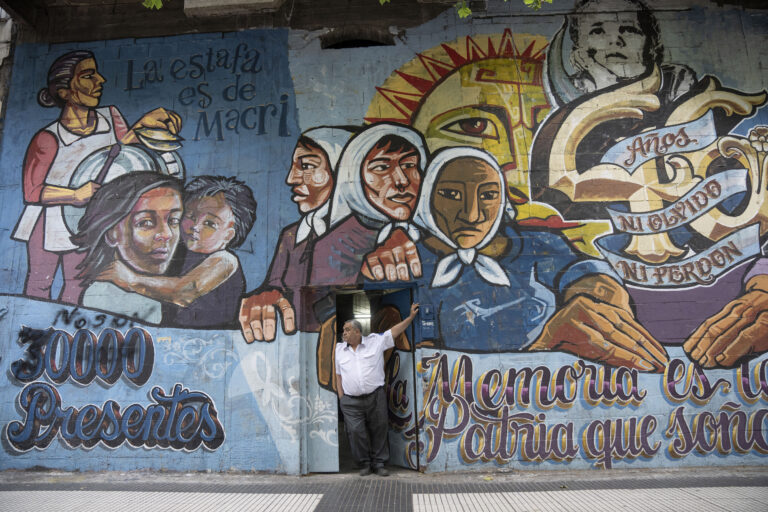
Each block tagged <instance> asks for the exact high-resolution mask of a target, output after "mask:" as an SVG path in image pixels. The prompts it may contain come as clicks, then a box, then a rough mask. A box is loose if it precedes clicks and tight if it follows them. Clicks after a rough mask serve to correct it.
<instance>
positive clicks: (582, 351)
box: [530, 295, 669, 372]
mask: <svg viewBox="0 0 768 512" xmlns="http://www.w3.org/2000/svg"><path fill="white" fill-rule="evenodd" d="M530 350H562V351H564V352H570V353H571V354H574V355H576V356H578V357H583V358H585V359H589V360H591V361H599V362H602V363H605V364H608V365H611V366H627V367H630V368H636V369H638V370H640V371H644V372H663V371H664V368H665V367H666V365H667V363H668V362H669V357H668V356H667V353H666V351H665V350H664V348H663V347H662V346H661V344H660V343H659V342H658V341H656V340H655V339H654V338H653V336H651V334H650V333H649V332H648V331H646V330H645V328H644V327H643V326H642V325H640V324H639V323H638V322H637V320H635V318H634V317H633V316H632V314H631V313H629V312H628V311H626V310H624V309H622V308H619V307H616V306H614V305H612V304H607V303H604V302H599V301H597V300H595V299H593V298H591V297H588V296H584V295H578V296H576V297H574V298H573V299H571V300H570V301H568V302H567V303H566V304H565V306H563V307H562V308H561V309H560V310H559V311H558V312H557V313H555V315H554V316H553V317H552V318H550V320H549V321H548V322H547V324H546V325H545V326H544V330H543V331H542V333H541V335H539V337H538V339H537V340H536V341H535V342H534V343H533V345H532V346H531V347H530Z"/></svg>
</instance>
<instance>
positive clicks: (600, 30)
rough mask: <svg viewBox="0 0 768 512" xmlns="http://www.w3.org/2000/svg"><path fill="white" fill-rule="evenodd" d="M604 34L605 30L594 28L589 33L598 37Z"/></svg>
mask: <svg viewBox="0 0 768 512" xmlns="http://www.w3.org/2000/svg"><path fill="white" fill-rule="evenodd" d="M603 34H605V30H603V28H602V27H596V28H593V29H592V30H590V31H589V35H591V36H600V35H603Z"/></svg>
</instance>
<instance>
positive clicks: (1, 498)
mask: <svg viewBox="0 0 768 512" xmlns="http://www.w3.org/2000/svg"><path fill="white" fill-rule="evenodd" d="M322 497H323V495H322V494H273V493H270V494H248V493H196V492H133V491H0V504H2V505H0V509H2V510H13V511H16V512H26V511H29V512H39V511H40V510H41V509H46V508H47V509H55V510H57V511H67V510H72V511H80V510H99V509H103V510H110V511H116V512H120V511H126V512H135V511H136V510H141V511H142V512H174V511H179V512H195V511H208V510H216V512H237V511H244V510H249V511H250V510H263V511H269V512H283V511H284V512H312V511H313V510H315V508H317V505H318V504H319V503H320V499H321V498H322Z"/></svg>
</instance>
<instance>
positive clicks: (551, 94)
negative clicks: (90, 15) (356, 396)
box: [0, 0, 768, 474]
mask: <svg viewBox="0 0 768 512" xmlns="http://www.w3.org/2000/svg"><path fill="white" fill-rule="evenodd" d="M203 3H204V2H203ZM359 3H360V2H356V3H354V4H355V5H358V4H359ZM371 3H372V4H373V5H372V6H371V9H378V8H379V6H378V2H374V1H373V0H371ZM278 4H280V3H279V2H278ZM286 4H287V3H283V4H280V5H277V6H273V7H274V8H276V9H277V11H275V13H276V14H275V13H273V14H272V15H270V16H272V18H270V21H269V22H268V23H266V22H265V26H261V27H259V28H244V27H243V26H240V25H238V24H243V23H248V22H246V21H243V20H244V19H249V20H251V19H252V18H249V16H252V15H246V14H242V15H239V17H238V15H237V14H230V15H231V16H233V18H231V19H232V20H235V21H233V22H232V24H230V25H227V26H222V25H224V22H223V21H221V20H219V21H216V20H214V21H210V20H209V21H208V22H207V23H208V25H201V26H203V27H211V26H213V27H218V28H215V29H214V30H211V31H206V32H200V33H192V32H194V31H195V29H194V28H193V26H192V25H179V27H180V28H179V30H177V31H175V32H174V29H173V28H172V27H171V28H169V27H165V28H160V24H159V23H156V22H150V23H149V26H150V28H149V29H148V32H147V34H152V35H153V36H154V37H135V36H131V37H128V36H127V34H126V31H127V30H128V29H127V28H123V29H121V28H120V27H116V28H115V29H114V30H113V31H112V34H113V35H109V34H110V31H109V29H108V27H109V23H107V22H105V26H102V27H99V28H95V29H94V31H93V34H98V36H97V37H90V36H89V35H88V33H87V32H85V33H83V32H82V29H80V30H81V32H80V34H79V35H75V34H73V32H74V31H75V30H74V29H73V28H72V27H69V28H67V27H57V26H56V23H55V22H51V21H50V20H49V21H48V22H47V23H48V25H47V26H48V28H47V29H45V30H42V31H41V30H38V32H31V31H30V30H29V29H26V32H23V31H22V34H21V36H20V38H19V41H18V43H17V44H16V45H15V47H14V48H13V51H12V53H11V55H12V59H13V63H12V69H11V70H10V81H9V87H8V93H7V97H6V98H3V104H4V107H3V108H4V109H5V118H4V120H3V127H4V129H3V136H2V140H1V144H2V146H1V147H0V180H2V186H1V187H0V210H1V211H2V215H0V219H1V220H0V235H1V236H0V247H2V249H3V254H4V255H5V256H4V258H3V260H2V261H3V265H2V267H1V268H0V292H2V295H3V296H2V301H0V308H2V309H0V311H1V312H2V313H1V314H0V325H2V327H3V330H4V332H5V333H6V336H5V337H4V338H3V341H2V342H0V363H1V364H2V367H3V368H4V372H3V377H2V378H0V424H1V425H2V430H0V438H1V439H2V445H3V447H2V451H1V452H0V453H2V455H1V456H0V468H2V469H8V468H30V467H39V466H44V467H50V468H58V469H67V470H83V471H89V470H105V469H107V470H121V471H122V470H134V469H155V470H160V469H166V470H178V471H190V470H211V471H227V470H242V471H269V472H279V473H289V474H305V473H308V472H334V471H338V468H339V444H340V443H339V435H340V434H339V430H338V422H339V418H338V412H337V403H336V401H337V398H336V391H335V382H334V378H333V376H334V373H335V361H334V347H335V344H336V343H337V341H338V340H339V332H340V329H339V325H340V322H341V321H343V320H346V319H348V318H352V317H355V318H358V319H360V320H361V321H362V322H363V323H364V325H365V326H366V329H370V330H372V331H381V330H385V329H386V328H388V327H389V326H391V325H394V323H396V322H397V321H399V319H401V318H403V317H404V316H405V315H407V313H408V308H409V305H410V302H411V301H416V302H419V303H420V304H421V311H420V314H419V316H418V317H417V319H416V321H415V322H414V326H413V328H411V329H409V330H408V332H407V333H406V334H405V335H403V336H401V337H400V338H399V339H398V340H397V345H396V349H395V351H394V352H393V353H392V355H391V357H390V358H389V360H388V363H387V367H386V375H387V385H386V391H387V397H388V400H389V406H390V427H391V428H390V432H389V441H390V447H391V462H392V463H393V464H395V465H399V466H403V467H409V468H413V469H414V470H419V471H458V470H472V469H525V468H536V469H552V470H558V469H577V468H605V469H610V468H615V467H672V466H686V465H687V466H701V465H713V464H714V465H762V464H764V463H765V458H764V457H765V454H766V453H768V433H767V432H766V431H767V430H768V407H766V400H768V357H766V355H765V353H766V352H767V351H768V259H766V255H765V243H766V237H767V236H768V188H767V186H766V183H768V158H767V155H768V107H766V101H767V100H768V92H766V88H767V87H768V54H766V48H768V44H766V43H768V28H766V27H768V12H766V11H765V9H760V8H756V7H754V6H744V5H738V6H735V5H730V4H725V5H722V2H721V3H720V5H718V4H716V3H715V2H709V1H703V0H702V1H698V0H679V1H674V2H666V1H665V2H660V1H658V2H652V1H649V2H648V3H647V4H646V3H643V2H640V1H639V0H577V1H575V2H572V1H570V0H562V1H559V0H557V1H555V2H554V3H553V4H552V5H548V4H545V5H544V7H543V8H542V9H541V10H539V11H530V10H528V9H527V8H526V7H525V6H524V5H523V4H522V2H519V4H520V5H516V4H515V2H510V3H505V2H500V1H499V2H495V1H489V2H488V3H487V5H477V6H474V4H473V6H474V7H475V13H474V16H473V17H472V18H469V19H466V20H462V19H459V18H458V16H457V13H456V12H455V10H453V9H451V8H446V6H445V5H440V4H435V5H432V4H428V3H425V4H424V5H421V4H419V5H420V7H418V9H419V10H418V15H414V16H413V18H412V19H411V20H410V22H408V23H405V22H404V23H403V25H402V26H396V25H392V26H383V22H382V20H378V22H376V23H372V24H371V25H370V27H369V28H368V29H365V28H359V27H357V28H354V29H350V28H349V26H341V25H337V26H336V27H335V29H336V30H335V31H334V30H331V29H329V28H327V27H326V28H323V27H318V26H315V24H316V23H318V22H317V21H315V22H311V16H308V15H307V14H306V13H302V14H300V15H299V14H297V15H296V16H298V17H299V19H303V20H304V21H302V22H301V23H299V25H301V26H294V25H295V24H296V23H292V22H287V23H282V22H280V20H279V19H278V18H279V16H280V15H282V14H281V13H285V12H286V10H287V9H289V7H290V6H289V5H286ZM169 5H171V4H169ZM392 7H393V8H400V7H396V6H392ZM387 8H388V7H387V6H384V7H381V9H387ZM174 9H176V10H177V12H176V14H173V15H174V16H176V15H178V16H180V14H179V12H180V11H178V10H179V9H181V7H180V6H179V5H178V4H177V5H176V7H174ZM190 10H191V7H190ZM30 12H31V11H30ZM27 14H28V15H29V16H27V20H26V21H27V22H29V20H30V19H32V18H30V16H32V15H31V14H29V13H27ZM194 15H199V11H198V14H194V13H193V12H190V13H189V16H190V17H191V16H194ZM336 16H341V15H340V14H338V13H337V14H336ZM346 19H349V18H346ZM308 20H310V21H308ZM110 23H111V21H110ZM190 23H191V22H190ZM217 23H218V25H217ZM86 25H88V24H87V23H84V24H82V25H77V26H78V27H80V26H86ZM255 25H256V23H248V26H255ZM347 25H351V24H347ZM105 27H106V28H105ZM234 28H236V29H238V30H235V31H232V29H234ZM332 28H333V27H332ZM341 29H344V30H341ZM121 30H122V32H121ZM197 30H199V29H197ZM182 32H189V33H182ZM364 39H365V40H366V41H362V40H364ZM353 40H354V41H353ZM374 42H375V43H376V44H373V43H374Z"/></svg>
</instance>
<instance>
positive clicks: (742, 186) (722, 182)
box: [606, 169, 749, 235]
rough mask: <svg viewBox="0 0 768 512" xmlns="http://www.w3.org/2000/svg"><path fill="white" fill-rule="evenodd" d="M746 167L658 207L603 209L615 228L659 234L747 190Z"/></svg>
mask: <svg viewBox="0 0 768 512" xmlns="http://www.w3.org/2000/svg"><path fill="white" fill-rule="evenodd" d="M748 173H749V171H747V170H746V169H730V170H727V171H723V172H721V173H718V174H715V175H713V176H710V177H708V178H706V179H705V180H703V181H702V182H701V183H699V184H698V185H696V186H695V187H693V188H692V189H691V190H689V191H688V192H687V193H686V194H685V195H684V196H683V197H681V198H680V199H678V200H677V201H675V202H674V203H672V204H671V205H669V206H667V207H666V208H661V209H659V210H653V211H650V212H642V213H634V212H631V213H630V212H622V211H618V210H614V209H612V208H606V211H607V212H608V214H609V215H610V216H611V223H613V226H614V227H615V228H616V229H617V230H618V231H622V232H625V233H632V234H636V235H651V234H654V233H663V232H665V231H669V230H671V229H674V228H677V227H679V226H682V225H684V224H688V223H691V222H693V221H694V220H696V219H698V218H699V217H702V216H703V215H705V214H706V213H707V212H708V211H710V210H711V209H712V208H715V207H716V206H718V205H720V204H722V203H723V202H725V201H726V200H728V199H729V198H731V197H733V196H735V195H736V194H741V193H743V192H746V191H747V190H748V184H747V177H748Z"/></svg>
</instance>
